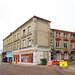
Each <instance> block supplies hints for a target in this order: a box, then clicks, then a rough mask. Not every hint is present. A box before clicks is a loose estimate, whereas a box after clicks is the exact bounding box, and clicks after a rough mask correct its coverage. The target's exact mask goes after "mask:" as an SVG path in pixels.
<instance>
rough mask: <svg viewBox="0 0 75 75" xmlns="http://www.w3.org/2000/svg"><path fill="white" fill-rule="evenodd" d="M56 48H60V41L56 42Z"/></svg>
mask: <svg viewBox="0 0 75 75" xmlns="http://www.w3.org/2000/svg"><path fill="white" fill-rule="evenodd" d="M56 47H57V48H60V41H58V40H57V41H56Z"/></svg>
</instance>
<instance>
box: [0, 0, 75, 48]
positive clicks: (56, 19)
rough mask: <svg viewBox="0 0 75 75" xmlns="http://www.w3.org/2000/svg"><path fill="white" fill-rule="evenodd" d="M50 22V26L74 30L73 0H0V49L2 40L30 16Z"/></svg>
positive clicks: (74, 2)
mask: <svg viewBox="0 0 75 75" xmlns="http://www.w3.org/2000/svg"><path fill="white" fill-rule="evenodd" d="M34 15H35V16H38V17H41V18H44V19H47V20H50V21H52V22H51V28H54V29H61V30H67V31H72V32H74V29H75V0H0V49H2V48H3V42H2V40H3V39H4V38H5V37H6V36H7V35H9V34H10V32H13V31H14V30H15V29H16V28H18V27H19V26H21V25H22V24H23V23H24V22H26V21H27V20H28V19H30V18H31V17H32V16H34Z"/></svg>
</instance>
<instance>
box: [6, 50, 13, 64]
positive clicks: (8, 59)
mask: <svg viewBox="0 0 75 75" xmlns="http://www.w3.org/2000/svg"><path fill="white" fill-rule="evenodd" d="M12 57H13V54H12V51H9V52H6V58H7V62H8V63H9V62H10V61H11V62H12Z"/></svg>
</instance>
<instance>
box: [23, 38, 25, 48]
mask: <svg viewBox="0 0 75 75" xmlns="http://www.w3.org/2000/svg"><path fill="white" fill-rule="evenodd" d="M23 47H25V39H24V40H23Z"/></svg>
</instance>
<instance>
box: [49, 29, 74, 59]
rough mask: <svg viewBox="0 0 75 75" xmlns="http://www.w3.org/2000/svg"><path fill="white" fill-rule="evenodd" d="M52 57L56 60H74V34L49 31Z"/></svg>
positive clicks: (54, 30) (55, 30)
mask: <svg viewBox="0 0 75 75" xmlns="http://www.w3.org/2000/svg"><path fill="white" fill-rule="evenodd" d="M50 30H51V32H50V35H51V36H50V39H51V52H52V54H53V55H52V57H53V58H54V59H58V60H61V59H63V60H68V59H75V33H74V32H69V31H63V30H57V29H50Z"/></svg>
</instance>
